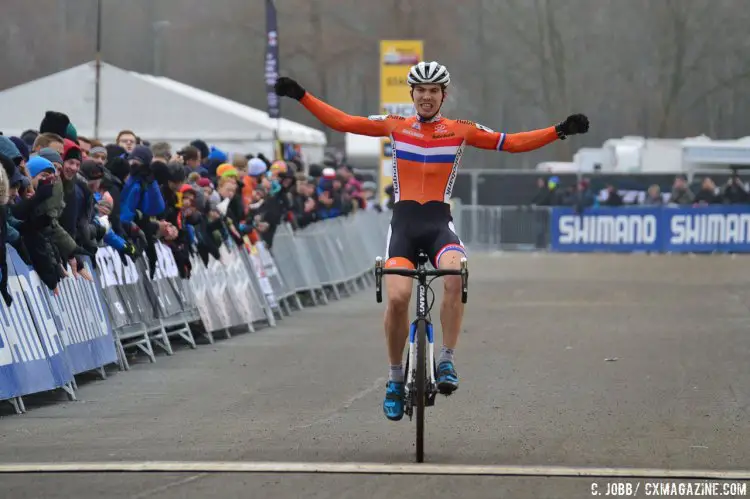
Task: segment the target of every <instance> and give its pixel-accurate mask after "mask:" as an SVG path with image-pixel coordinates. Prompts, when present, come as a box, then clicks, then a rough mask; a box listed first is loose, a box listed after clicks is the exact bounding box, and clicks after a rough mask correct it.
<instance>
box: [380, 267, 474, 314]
mask: <svg viewBox="0 0 750 499" xmlns="http://www.w3.org/2000/svg"><path fill="white" fill-rule="evenodd" d="M386 274H391V275H401V276H405V277H419V278H420V281H421V280H422V279H423V278H425V277H433V276H434V277H441V276H446V275H460V276H461V302H462V303H466V299H467V295H468V291H469V289H468V279H469V269H468V267H467V264H466V258H465V257H464V258H462V259H461V268H460V269H434V270H428V269H425V268H424V267H420V268H418V269H399V268H394V269H386V268H385V267H384V262H383V259H382V258H380V257H378V258H376V259H375V299H376V300H377V302H378V303H380V302H381V301H382V300H383V294H382V289H381V283H380V280H381V278H382V276H383V275H386Z"/></svg>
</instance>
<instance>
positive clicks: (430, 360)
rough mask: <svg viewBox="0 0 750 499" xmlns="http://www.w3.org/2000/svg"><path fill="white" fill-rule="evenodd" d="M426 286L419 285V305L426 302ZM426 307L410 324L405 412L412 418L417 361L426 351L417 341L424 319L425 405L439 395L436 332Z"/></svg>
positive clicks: (432, 402)
mask: <svg viewBox="0 0 750 499" xmlns="http://www.w3.org/2000/svg"><path fill="white" fill-rule="evenodd" d="M425 290H426V288H425V287H423V286H419V287H418V290H417V292H418V302H417V303H418V307H419V304H426V303H427V299H426V291H425ZM423 311H424V308H420V309H419V313H418V316H419V317H418V318H417V319H415V320H414V322H412V323H411V324H410V326H409V351H408V354H407V357H406V383H405V386H404V395H405V397H404V398H405V404H404V412H405V413H406V414H407V415H408V416H409V419H411V417H412V414H413V408H414V406H415V405H416V403H417V399H416V397H417V390H416V385H415V383H416V379H417V362H418V360H417V359H418V358H419V357H418V356H419V355H425V353H424V352H420V351H419V347H418V343H417V334H418V328H417V325H418V323H419V321H424V324H425V328H424V329H425V332H426V333H427V334H426V335H427V342H426V344H427V352H426V357H425V366H426V374H427V379H426V383H427V386H425V397H426V399H425V406H427V407H429V406H433V405H435V396H436V395H437V391H438V390H437V381H436V370H437V367H436V365H435V334H434V329H433V327H432V323H431V322H430V321H429V320H427V318H426V317H424V316H423V315H424V314H423Z"/></svg>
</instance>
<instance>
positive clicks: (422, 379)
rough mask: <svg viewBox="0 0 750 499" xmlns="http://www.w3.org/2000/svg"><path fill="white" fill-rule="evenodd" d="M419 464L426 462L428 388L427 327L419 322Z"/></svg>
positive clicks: (417, 380)
mask: <svg viewBox="0 0 750 499" xmlns="http://www.w3.org/2000/svg"><path fill="white" fill-rule="evenodd" d="M416 333H417V379H416V383H415V384H416V385H417V397H416V398H417V462H418V463H422V462H424V413H425V399H426V393H425V388H426V386H427V327H426V324H425V321H424V319H422V320H419V321H418V322H417V331H416Z"/></svg>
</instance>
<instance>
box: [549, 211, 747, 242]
mask: <svg viewBox="0 0 750 499" xmlns="http://www.w3.org/2000/svg"><path fill="white" fill-rule="evenodd" d="M550 232H551V233H550V248H551V249H552V250H553V251H561V252H621V253H633V252H645V251H647V252H672V253H713V252H736V253H750V205H715V206H701V207H654V208H651V207H624V208H596V209H587V210H586V211H584V212H583V213H581V214H578V213H576V212H575V211H574V210H573V209H572V208H553V209H552V216H551V220H550Z"/></svg>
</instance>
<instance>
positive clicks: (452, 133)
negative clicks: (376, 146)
mask: <svg viewBox="0 0 750 499" xmlns="http://www.w3.org/2000/svg"><path fill="white" fill-rule="evenodd" d="M300 102H301V103H302V105H304V106H305V107H306V108H307V109H308V110H309V111H310V112H311V113H312V114H314V115H315V117H316V118H318V119H319V120H320V121H321V122H322V123H323V124H325V125H326V126H328V127H330V128H333V129H334V130H337V131H339V132H350V133H356V134H359V135H369V136H371V137H390V139H391V145H392V150H393V169H392V176H393V194H394V202H399V201H416V202H418V203H420V204H425V203H428V202H430V201H440V202H443V203H447V202H448V200H449V199H450V197H451V191H452V190H453V183H454V182H455V180H456V173H457V172H458V165H459V163H460V161H461V154H462V153H463V149H464V146H465V145H466V144H468V145H470V146H474V147H478V148H480V149H493V150H497V151H507V152H512V153H516V152H525V151H531V150H534V149H538V148H540V147H543V146H545V145H547V144H549V143H551V142H553V141H555V140H556V139H557V138H558V136H557V132H556V131H555V127H553V126H551V127H548V128H543V129H541V130H533V131H529V132H521V133H501V132H494V131H492V130H490V129H489V128H487V127H485V126H482V125H480V124H478V123H474V122H472V121H467V120H450V119H447V118H444V117H442V116H440V115H438V116H436V117H435V118H432V119H431V120H429V121H420V120H418V119H417V117H416V116H412V117H409V118H404V117H402V116H393V115H374V116H369V117H367V118H365V117H361V116H351V115H348V114H346V113H344V112H343V111H340V110H338V109H336V108H335V107H333V106H331V105H329V104H326V103H325V102H323V101H321V100H320V99H317V98H316V97H314V96H312V95H311V94H310V93H309V92H307V93H306V94H305V96H304V97H303V98H302V100H300Z"/></svg>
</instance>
